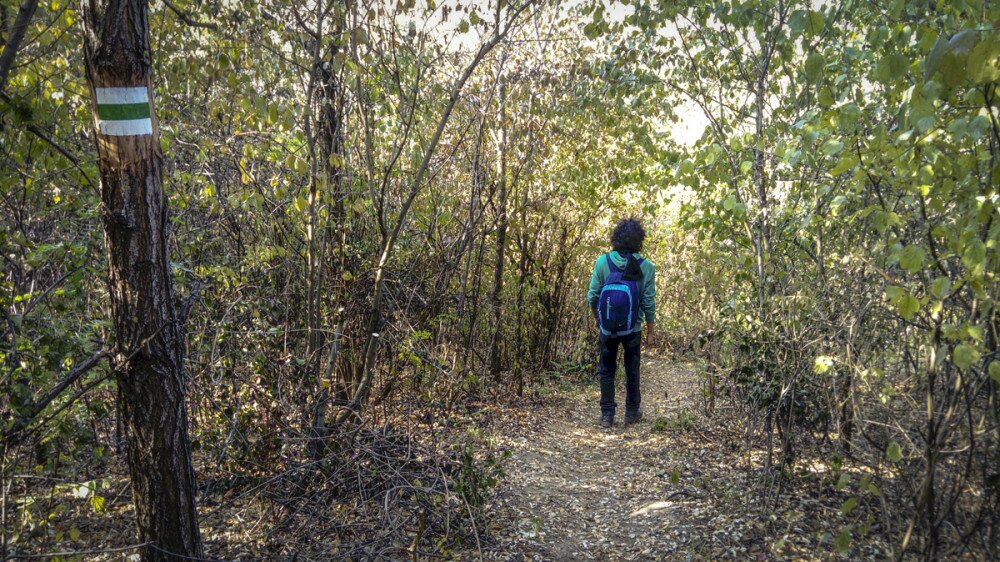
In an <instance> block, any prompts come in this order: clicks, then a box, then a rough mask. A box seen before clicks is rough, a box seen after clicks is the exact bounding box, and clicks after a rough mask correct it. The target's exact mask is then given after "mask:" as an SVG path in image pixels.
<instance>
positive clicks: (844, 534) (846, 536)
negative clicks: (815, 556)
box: [834, 527, 851, 554]
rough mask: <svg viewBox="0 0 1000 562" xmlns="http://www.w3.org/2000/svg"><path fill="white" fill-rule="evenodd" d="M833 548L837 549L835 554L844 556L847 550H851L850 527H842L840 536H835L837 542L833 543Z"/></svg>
mask: <svg viewBox="0 0 1000 562" xmlns="http://www.w3.org/2000/svg"><path fill="white" fill-rule="evenodd" d="M834 546H836V547H837V552H839V553H841V554H844V553H846V552H847V550H848V549H849V548H851V529H850V527H844V528H843V529H841V530H840V534H839V535H837V540H836V541H834Z"/></svg>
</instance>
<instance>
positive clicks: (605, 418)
mask: <svg viewBox="0 0 1000 562" xmlns="http://www.w3.org/2000/svg"><path fill="white" fill-rule="evenodd" d="M614 424H615V416H614V414H602V415H601V427H602V428H603V429H611V426H612V425H614Z"/></svg>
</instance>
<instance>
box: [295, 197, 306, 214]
mask: <svg viewBox="0 0 1000 562" xmlns="http://www.w3.org/2000/svg"><path fill="white" fill-rule="evenodd" d="M292 206H293V207H295V210H296V211H298V212H300V213H301V212H302V211H304V210H305V208H306V207H308V206H309V201H307V200H306V198H305V197H301V196H300V197H296V198H295V200H294V201H292Z"/></svg>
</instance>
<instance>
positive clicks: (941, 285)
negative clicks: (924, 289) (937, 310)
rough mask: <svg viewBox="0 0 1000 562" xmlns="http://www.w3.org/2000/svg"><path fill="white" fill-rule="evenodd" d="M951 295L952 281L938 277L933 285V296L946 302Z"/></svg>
mask: <svg viewBox="0 0 1000 562" xmlns="http://www.w3.org/2000/svg"><path fill="white" fill-rule="evenodd" d="M950 293H951V279H948V278H947V277H938V278H936V279H934V281H933V282H932V283H931V294H932V295H934V296H935V297H937V298H939V299H941V300H944V299H945V298H947V297H948V295H949V294H950Z"/></svg>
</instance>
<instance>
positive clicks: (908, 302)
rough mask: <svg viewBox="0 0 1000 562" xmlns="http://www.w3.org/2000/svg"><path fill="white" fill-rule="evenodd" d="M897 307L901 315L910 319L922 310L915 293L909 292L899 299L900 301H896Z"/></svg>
mask: <svg viewBox="0 0 1000 562" xmlns="http://www.w3.org/2000/svg"><path fill="white" fill-rule="evenodd" d="M896 308H897V309H898V310H899V315H900V316H902V317H903V318H905V319H907V320H909V319H910V318H913V316H914V315H916V313H917V312H920V301H918V300H917V298H916V297H914V296H913V295H911V294H909V293H907V294H905V295H903V296H902V298H900V299H899V302H898V303H896Z"/></svg>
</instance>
